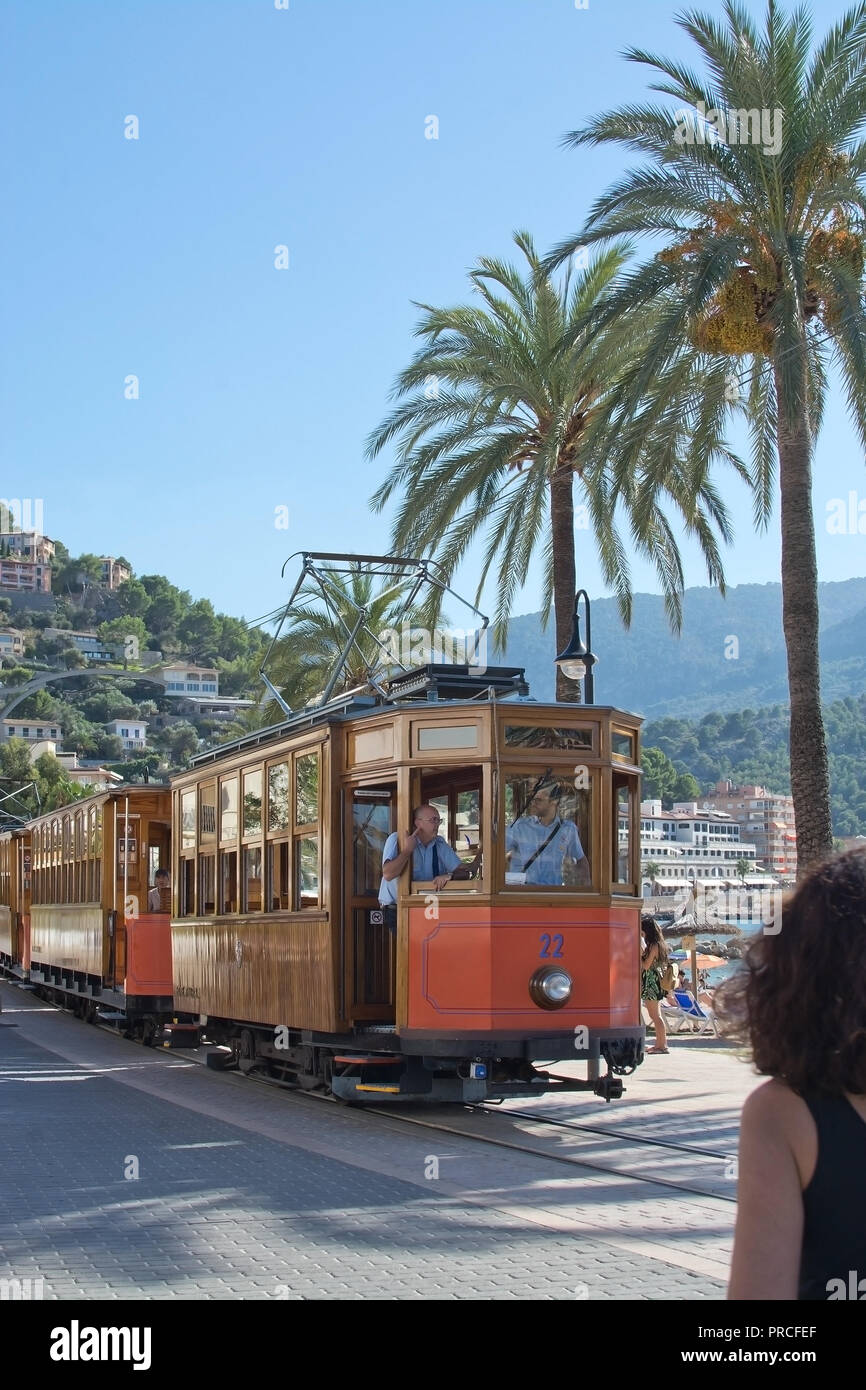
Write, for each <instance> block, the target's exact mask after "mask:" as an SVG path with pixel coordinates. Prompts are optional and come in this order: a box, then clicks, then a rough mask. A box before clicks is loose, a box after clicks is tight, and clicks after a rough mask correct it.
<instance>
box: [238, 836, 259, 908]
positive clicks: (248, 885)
mask: <svg viewBox="0 0 866 1390" xmlns="http://www.w3.org/2000/svg"><path fill="white" fill-rule="evenodd" d="M243 865H244V871H243V875H242V878H241V885H242V887H243V895H244V900H243V906H242V909H241V910H242V911H243V912H261V911H262V906H263V904H262V849H261V845H244V849H243Z"/></svg>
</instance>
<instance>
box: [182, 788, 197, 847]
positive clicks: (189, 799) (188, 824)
mask: <svg viewBox="0 0 866 1390" xmlns="http://www.w3.org/2000/svg"><path fill="white" fill-rule="evenodd" d="M180 847H181V849H195V788H194V787H192V788H191V789H190V790H189V791H186V792H181V796H180Z"/></svg>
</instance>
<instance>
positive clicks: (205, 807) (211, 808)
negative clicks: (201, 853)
mask: <svg viewBox="0 0 866 1390" xmlns="http://www.w3.org/2000/svg"><path fill="white" fill-rule="evenodd" d="M198 838H199V844H202V843H208V842H209V843H211V844H212V843H213V841H214V840H215V839H216V784H215V783H213V782H206V783H205V785H204V786H203V787H199V789H198Z"/></svg>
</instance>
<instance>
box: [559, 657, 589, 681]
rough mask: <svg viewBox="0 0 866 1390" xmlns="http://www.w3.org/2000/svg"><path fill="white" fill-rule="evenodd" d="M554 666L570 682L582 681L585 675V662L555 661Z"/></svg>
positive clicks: (572, 660) (573, 660)
mask: <svg viewBox="0 0 866 1390" xmlns="http://www.w3.org/2000/svg"><path fill="white" fill-rule="evenodd" d="M556 664H557V666H558V667H559V669H560V671H561V672H562V674H563V675H564V676H567V677H568V679H569V680H570V681H582V680H583V678H584V676H585V675H586V662H585V661H578V660H575V659H571V660H568V659H566V660H565V661H557V663H556Z"/></svg>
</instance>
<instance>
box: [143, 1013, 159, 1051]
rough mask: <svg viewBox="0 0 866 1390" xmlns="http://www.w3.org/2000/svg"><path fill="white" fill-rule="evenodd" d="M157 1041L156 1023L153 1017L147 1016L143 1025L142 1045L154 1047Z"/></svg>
mask: <svg viewBox="0 0 866 1390" xmlns="http://www.w3.org/2000/svg"><path fill="white" fill-rule="evenodd" d="M155 1042H156V1024H155V1023H154V1021H153V1019H152V1018H146V1019H145V1020H144V1022H143V1023H142V1025H141V1045H142V1047H153V1045H154V1043H155Z"/></svg>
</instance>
